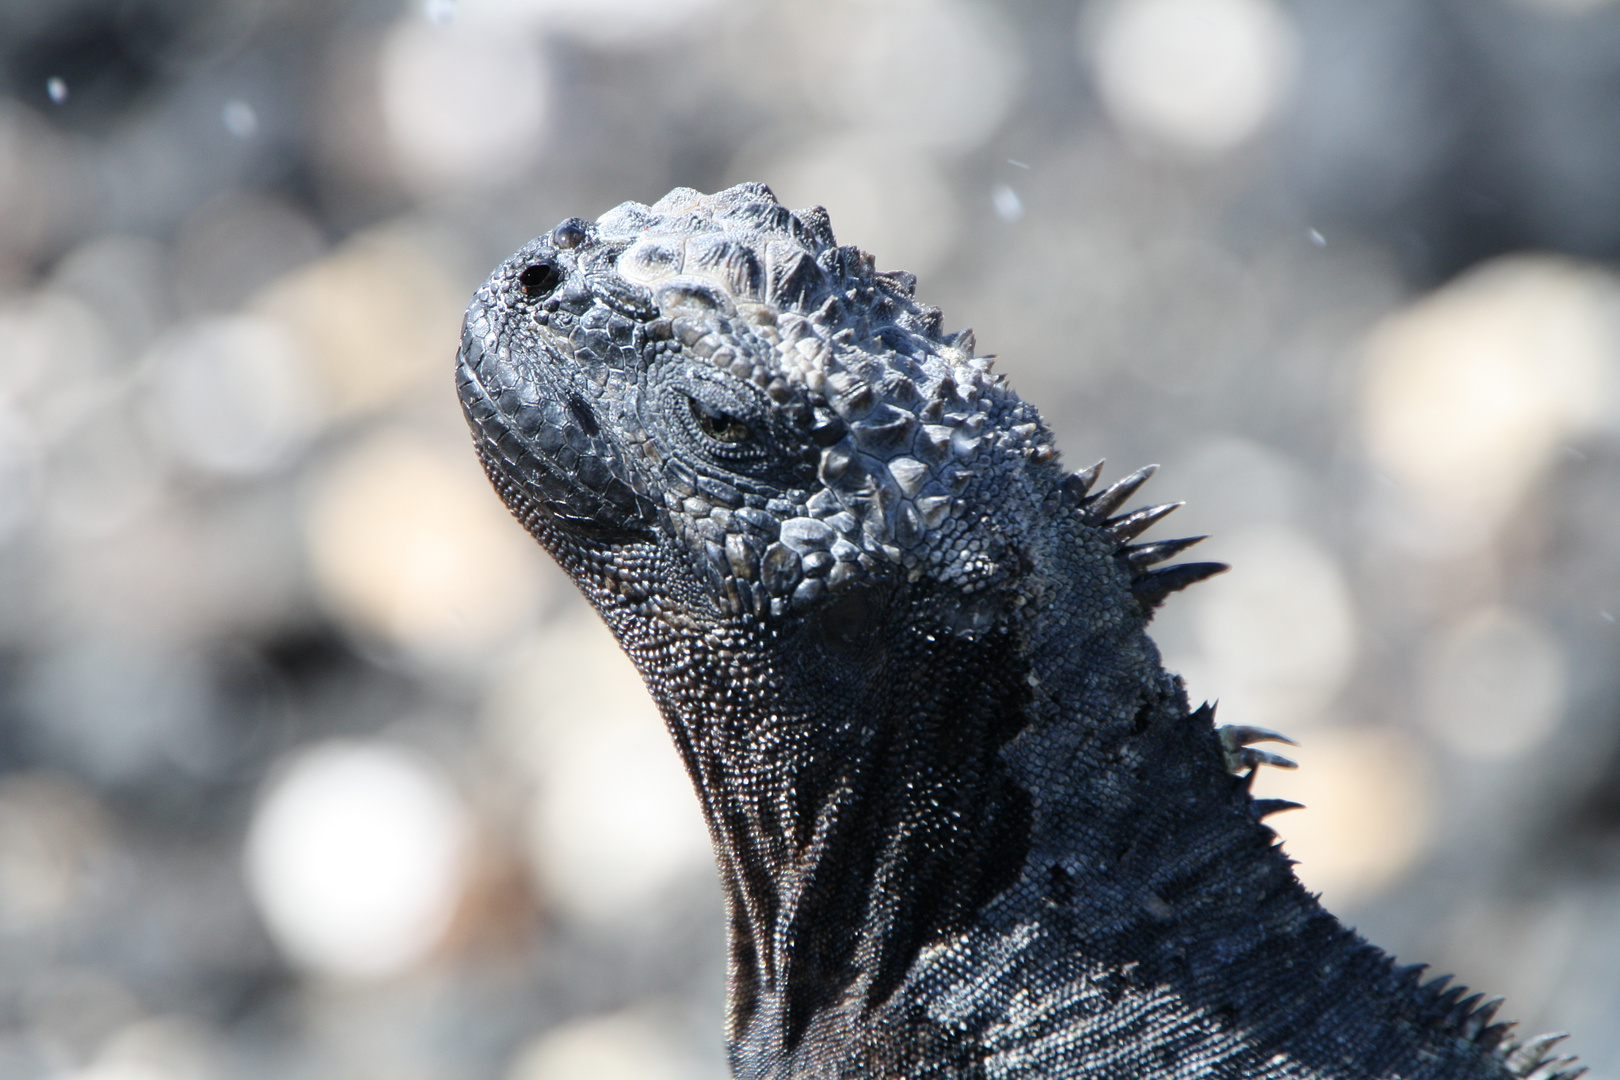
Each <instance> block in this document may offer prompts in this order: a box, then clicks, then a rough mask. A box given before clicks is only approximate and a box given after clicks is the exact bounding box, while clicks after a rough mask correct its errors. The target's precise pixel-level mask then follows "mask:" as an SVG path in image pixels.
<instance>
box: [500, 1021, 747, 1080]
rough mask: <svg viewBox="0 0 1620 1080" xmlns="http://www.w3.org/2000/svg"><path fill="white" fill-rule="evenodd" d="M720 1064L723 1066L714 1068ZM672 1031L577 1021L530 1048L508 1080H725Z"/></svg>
mask: <svg viewBox="0 0 1620 1080" xmlns="http://www.w3.org/2000/svg"><path fill="white" fill-rule="evenodd" d="M714 1064H718V1063H714ZM714 1064H710V1063H707V1062H704V1061H701V1060H699V1059H697V1056H696V1055H694V1054H693V1053H691V1051H690V1050H688V1049H686V1048H685V1047H683V1046H681V1045H680V1042H679V1041H678V1040H677V1039H675V1038H672V1036H671V1033H670V1032H669V1030H668V1029H667V1026H665V1025H660V1024H658V1023H657V1022H656V1021H655V1020H653V1019H652V1018H649V1017H645V1016H638V1015H635V1014H626V1013H619V1014H615V1015H611V1016H599V1017H592V1018H590V1019H586V1020H578V1021H574V1022H573V1023H569V1024H564V1025H562V1026H561V1027H558V1028H555V1029H553V1030H551V1031H549V1032H547V1033H546V1034H545V1035H543V1036H541V1037H540V1038H538V1039H536V1040H535V1041H534V1043H533V1044H532V1045H530V1046H528V1047H525V1048H524V1050H523V1052H522V1053H521V1054H520V1055H519V1057H518V1059H517V1061H516V1062H515V1063H514V1064H513V1066H512V1070H511V1071H510V1072H509V1073H507V1080H720V1078H721V1077H723V1076H726V1075H728V1073H727V1072H726V1071H725V1070H723V1069H716V1068H715V1067H714Z"/></svg>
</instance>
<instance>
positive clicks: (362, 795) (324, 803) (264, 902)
mask: <svg viewBox="0 0 1620 1080" xmlns="http://www.w3.org/2000/svg"><path fill="white" fill-rule="evenodd" d="M469 828H470V825H469V822H468V819H467V814H466V811H465V809H464V808H463V807H462V805H461V802H460V800H459V799H458V797H457V796H456V793H455V791H454V789H453V788H452V787H451V786H450V784H449V782H448V781H447V780H446V779H445V778H444V777H443V775H442V774H441V773H440V772H439V770H437V769H436V768H434V767H433V766H432V765H431V764H429V763H428V762H427V761H425V760H424V759H422V758H420V757H418V756H417V755H415V754H412V753H410V752H408V751H406V750H405V749H403V748H401V747H399V746H395V745H391V744H389V743H385V742H340V741H334V742H328V743H323V744H321V745H318V746H315V747H311V748H310V749H308V750H305V751H303V752H302V753H300V754H299V755H298V756H297V757H296V758H294V759H293V760H292V761H290V762H288V763H286V764H285V766H284V767H283V771H282V773H281V775H280V776H278V777H277V778H276V779H275V780H274V782H273V783H272V784H271V785H270V787H269V789H268V790H267V791H266V792H265V794H264V796H263V800H262V802H261V804H260V806H259V809H258V812H257V813H256V814H255V816H254V819H253V825H252V828H251V829H250V830H249V833H248V838H247V847H246V856H245V858H246V868H247V876H248V882H249V885H250V886H251V887H252V890H253V898H254V900H255V901H256V902H257V903H258V905H259V910H260V911H261V912H263V914H264V919H265V923H266V925H267V926H268V927H269V929H270V932H271V934H272V935H273V936H274V937H275V939H276V943H277V944H278V945H280V946H281V948H282V950H283V951H284V952H285V953H286V954H287V957H288V958H289V959H290V960H292V961H294V962H295V963H297V964H300V965H303V966H306V967H308V968H310V969H311V970H313V971H315V972H318V973H320V974H323V975H331V976H337V977H345V978H376V977H381V976H386V975H392V974H395V973H398V972H400V971H403V970H405V969H407V968H410V967H411V966H413V965H415V964H419V963H421V962H422V960H423V959H425V958H426V957H427V956H428V954H429V953H431V952H432V950H433V948H434V947H435V946H436V945H437V944H438V943H439V942H440V940H441V939H442V938H443V936H444V934H445V931H447V930H448V929H449V927H450V920H451V918H452V916H453V915H454V914H455V908H456V903H457V900H458V899H459V897H460V895H461V888H462V883H463V882H462V878H463V874H464V873H465V871H466V867H467V859H468V852H467V845H468V841H469Z"/></svg>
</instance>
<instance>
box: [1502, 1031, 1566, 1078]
mask: <svg viewBox="0 0 1620 1080" xmlns="http://www.w3.org/2000/svg"><path fill="white" fill-rule="evenodd" d="M1567 1038H1569V1032H1567V1031H1551V1032H1548V1033H1547V1034H1545V1035H1537V1036H1536V1037H1535V1038H1533V1039H1528V1040H1526V1041H1525V1042H1523V1043H1520V1044H1519V1046H1518V1047H1517V1048H1515V1049H1514V1050H1513V1052H1512V1053H1510V1054H1508V1056H1507V1062H1506V1064H1507V1067H1508V1068H1509V1069H1511V1070H1513V1072H1515V1073H1517V1074H1519V1075H1520V1076H1523V1075H1524V1074H1525V1072H1526V1071H1527V1070H1529V1069H1533V1068H1535V1067H1536V1066H1537V1065H1540V1064H1541V1063H1542V1062H1543V1061H1545V1060H1546V1058H1547V1051H1548V1050H1551V1049H1552V1048H1553V1046H1554V1045H1555V1044H1556V1043H1560V1042H1562V1041H1564V1040H1565V1039H1567Z"/></svg>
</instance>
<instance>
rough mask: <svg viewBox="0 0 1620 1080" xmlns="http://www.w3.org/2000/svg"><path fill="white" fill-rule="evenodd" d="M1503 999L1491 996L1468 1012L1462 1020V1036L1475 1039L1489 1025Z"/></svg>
mask: <svg viewBox="0 0 1620 1080" xmlns="http://www.w3.org/2000/svg"><path fill="white" fill-rule="evenodd" d="M1505 1000H1507V999H1506V998H1499V997H1493V998H1491V999H1490V1000H1489V1001H1487V1002H1485V1004H1483V1005H1481V1006H1479V1007H1478V1008H1476V1009H1475V1010H1474V1011H1473V1012H1471V1013H1469V1014H1468V1016H1467V1018H1466V1019H1465V1020H1463V1022H1462V1032H1463V1036H1464V1038H1468V1039H1475V1040H1477V1039H1478V1038H1479V1036H1480V1034H1481V1033H1482V1032H1484V1031H1485V1029H1486V1028H1488V1027H1490V1026H1491V1021H1492V1020H1493V1019H1494V1018H1495V1017H1496V1010H1497V1009H1500V1008H1501V1007H1502V1002H1503V1001H1505Z"/></svg>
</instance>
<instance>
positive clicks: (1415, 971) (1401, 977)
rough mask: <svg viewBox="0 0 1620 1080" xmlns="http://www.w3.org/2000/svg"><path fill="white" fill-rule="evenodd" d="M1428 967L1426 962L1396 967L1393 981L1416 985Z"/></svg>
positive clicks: (1405, 984)
mask: <svg viewBox="0 0 1620 1080" xmlns="http://www.w3.org/2000/svg"><path fill="white" fill-rule="evenodd" d="M1428 969H1429V965H1428V964H1407V965H1406V966H1405V967H1398V968H1396V969H1395V981H1396V982H1397V983H1399V984H1400V985H1402V986H1416V985H1417V984H1418V980H1419V979H1421V978H1423V973H1424V972H1425V971H1427V970H1428Z"/></svg>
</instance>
